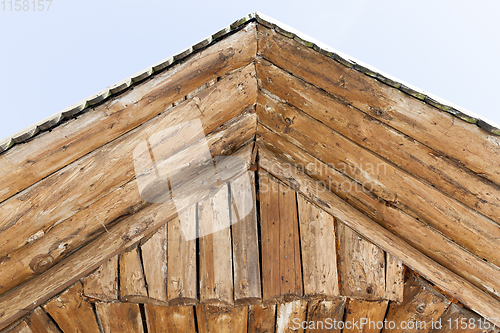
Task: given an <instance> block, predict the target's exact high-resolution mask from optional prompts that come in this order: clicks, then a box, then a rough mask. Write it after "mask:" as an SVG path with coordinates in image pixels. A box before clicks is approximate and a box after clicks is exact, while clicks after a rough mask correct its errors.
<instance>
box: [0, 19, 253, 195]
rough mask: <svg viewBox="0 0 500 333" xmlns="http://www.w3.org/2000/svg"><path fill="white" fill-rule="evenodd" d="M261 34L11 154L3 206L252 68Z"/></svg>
mask: <svg viewBox="0 0 500 333" xmlns="http://www.w3.org/2000/svg"><path fill="white" fill-rule="evenodd" d="M255 34H256V29H255V26H254V25H250V26H248V28H247V29H243V30H241V31H239V32H237V33H235V34H232V35H231V36H228V37H227V38H225V39H223V40H221V41H219V42H217V43H216V44H215V45H213V46H211V47H208V48H207V49H205V50H202V51H201V52H199V53H196V54H194V55H192V56H190V57H189V58H188V59H186V60H184V61H182V62H180V63H179V64H177V65H175V66H174V67H172V68H171V69H169V70H167V71H165V72H163V73H161V74H158V75H155V76H154V78H153V79H151V80H148V81H147V82H144V83H142V84H140V85H136V86H134V89H131V90H129V91H127V92H125V93H123V94H122V95H120V96H118V97H116V98H113V99H111V100H109V101H107V102H105V103H103V104H102V105H99V106H97V107H95V108H94V110H92V111H90V112H87V113H85V114H83V115H81V116H79V117H78V119H75V120H71V121H68V122H66V123H64V124H61V125H59V126H57V127H55V128H54V129H53V130H52V131H50V132H45V133H44V134H42V135H40V136H39V137H37V139H36V140H32V141H30V142H28V143H25V144H23V145H18V146H16V147H13V148H12V149H10V150H9V151H7V152H5V153H4V154H2V156H1V157H0V170H1V171H0V175H1V177H2V179H5V182H4V184H3V186H2V189H0V202H2V201H4V200H5V199H7V198H9V197H10V196H12V195H14V194H15V193H17V192H19V191H21V190H23V189H25V188H27V187H28V186H30V185H32V184H34V183H36V182H37V181H39V180H41V179H43V178H45V177H46V176H48V175H50V174H52V173H54V172H55V171H57V170H59V169H61V168H62V167H64V166H65V165H68V164H70V163H72V162H73V161H75V160H77V159H78V158H80V157H82V156H85V155H86V154H88V153H89V152H91V151H93V150H95V149H97V148H98V147H100V146H102V145H104V144H106V143H107V142H110V141H112V140H114V139H116V138H117V137H119V136H121V135H123V134H124V133H126V132H128V131H130V130H132V129H133V128H135V127H137V126H139V125H140V124H142V123H144V122H146V121H147V120H149V119H151V118H153V117H155V116H156V115H158V113H160V112H161V111H162V110H164V109H165V108H166V107H167V106H169V105H171V104H172V103H173V102H174V101H176V100H179V99H180V98H183V97H184V96H185V95H187V94H188V93H190V92H191V91H193V90H195V89H197V88H198V87H200V86H203V85H204V84H205V83H207V82H209V81H210V80H213V79H216V78H217V77H220V76H224V75H225V74H226V73H230V72H231V71H233V70H235V69H237V68H240V67H243V66H245V65H247V64H249V63H251V62H252V61H253V59H254V58H255V54H256V48H257V43H256V38H255ZM7 175H8V176H7Z"/></svg>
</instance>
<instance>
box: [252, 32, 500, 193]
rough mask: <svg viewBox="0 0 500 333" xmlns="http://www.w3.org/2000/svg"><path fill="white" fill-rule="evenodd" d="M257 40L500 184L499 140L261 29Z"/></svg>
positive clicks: (290, 65)
mask: <svg viewBox="0 0 500 333" xmlns="http://www.w3.org/2000/svg"><path fill="white" fill-rule="evenodd" d="M257 38H258V53H259V55H260V56H262V57H263V58H265V59H267V60H269V61H271V62H272V63H273V64H275V65H276V66H278V67H280V68H283V69H285V70H286V71H288V72H290V73H292V74H294V75H296V76H298V77H301V78H303V79H305V80H306V81H308V82H310V83H312V84H313V85H315V86H317V87H319V88H322V89H324V90H326V91H327V92H329V93H331V94H333V95H334V96H336V97H338V98H339V99H340V100H341V101H343V102H344V103H346V104H350V105H352V106H353V107H355V108H357V109H360V110H361V111H363V112H365V113H367V114H369V115H370V116H372V117H373V118H375V119H377V120H379V121H380V122H383V123H386V124H389V125H390V126H392V127H394V128H395V129H397V130H399V131H401V132H403V133H405V134H407V135H409V136H410V137H412V138H414V139H416V140H418V141H420V142H421V143H423V144H425V145H426V146H428V147H431V148H433V149H435V150H437V151H439V152H442V153H443V154H444V155H445V156H450V157H452V158H454V159H456V160H458V161H460V162H462V163H464V165H465V166H466V167H467V168H469V169H470V170H472V171H474V172H475V173H477V174H481V175H484V176H485V177H486V178H489V179H491V180H493V181H494V182H496V183H497V184H499V183H500V169H499V168H498V166H499V163H498V154H499V153H500V139H498V138H497V137H495V136H493V135H491V134H489V133H487V132H485V131H483V130H482V129H480V128H478V127H477V126H475V125H471V124H468V123H467V122H464V121H461V120H459V119H456V118H455V117H454V116H452V115H450V114H448V113H446V112H442V111H440V110H438V109H436V108H434V107H431V106H429V105H428V104H426V103H423V102H421V101H419V100H417V99H415V98H412V97H410V96H408V95H406V94H405V93H403V92H401V91H398V90H396V89H394V88H392V87H390V86H387V85H385V84H383V83H381V82H378V81H377V80H375V79H374V78H371V77H368V76H367V75H365V74H362V73H360V72H357V71H355V70H353V69H349V68H347V67H345V66H343V65H341V64H339V63H338V62H336V61H334V60H333V59H331V58H328V57H325V56H324V55H321V54H319V53H318V52H316V51H314V50H313V49H311V48H308V47H306V46H304V45H302V44H300V43H298V42H296V41H294V40H293V39H289V38H286V37H284V36H282V35H280V34H278V33H276V32H274V31H272V30H270V29H268V28H266V27H263V26H261V25H259V26H258V30H257ZM450 142H453V143H456V144H452V145H450ZM457 145H459V147H460V149H457Z"/></svg>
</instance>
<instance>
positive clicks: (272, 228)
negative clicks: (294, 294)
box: [259, 170, 281, 302]
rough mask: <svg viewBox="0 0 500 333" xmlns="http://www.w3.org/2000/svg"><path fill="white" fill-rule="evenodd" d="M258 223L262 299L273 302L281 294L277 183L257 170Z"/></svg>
mask: <svg viewBox="0 0 500 333" xmlns="http://www.w3.org/2000/svg"><path fill="white" fill-rule="evenodd" d="M259 183H260V186H259V196H260V223H261V244H262V253H261V255H262V299H263V300H264V301H265V302H269V301H273V300H275V298H276V297H277V296H279V295H280V293H281V291H280V290H281V289H280V287H281V280H280V273H279V267H280V266H279V265H280V252H279V249H280V246H279V245H280V244H279V242H280V240H279V235H280V234H279V231H280V220H279V206H278V191H279V186H278V183H276V182H275V181H272V180H271V179H270V178H269V176H268V175H267V174H266V173H264V172H262V171H260V170H259Z"/></svg>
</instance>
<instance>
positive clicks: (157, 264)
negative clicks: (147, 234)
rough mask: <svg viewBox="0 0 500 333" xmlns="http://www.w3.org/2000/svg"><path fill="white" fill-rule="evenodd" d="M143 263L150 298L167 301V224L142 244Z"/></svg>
mask: <svg viewBox="0 0 500 333" xmlns="http://www.w3.org/2000/svg"><path fill="white" fill-rule="evenodd" d="M141 254H142V265H143V267H144V277H145V278H146V286H147V290H148V297H149V299H150V300H152V299H154V300H155V301H160V302H162V303H164V305H166V302H167V283H166V281H167V225H164V226H162V227H161V228H160V229H158V231H157V232H155V233H154V235H153V236H152V237H151V238H150V239H148V240H147V241H146V242H145V243H144V244H143V245H141Z"/></svg>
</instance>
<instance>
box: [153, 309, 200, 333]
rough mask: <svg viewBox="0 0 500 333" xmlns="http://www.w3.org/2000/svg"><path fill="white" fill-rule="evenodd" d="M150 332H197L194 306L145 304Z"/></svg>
mask: <svg viewBox="0 0 500 333" xmlns="http://www.w3.org/2000/svg"><path fill="white" fill-rule="evenodd" d="M144 312H145V313H146V322H147V325H148V332H155V333H170V332H186V333H195V332H196V325H195V319H194V310H193V307H192V306H157V305H151V304H144Z"/></svg>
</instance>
